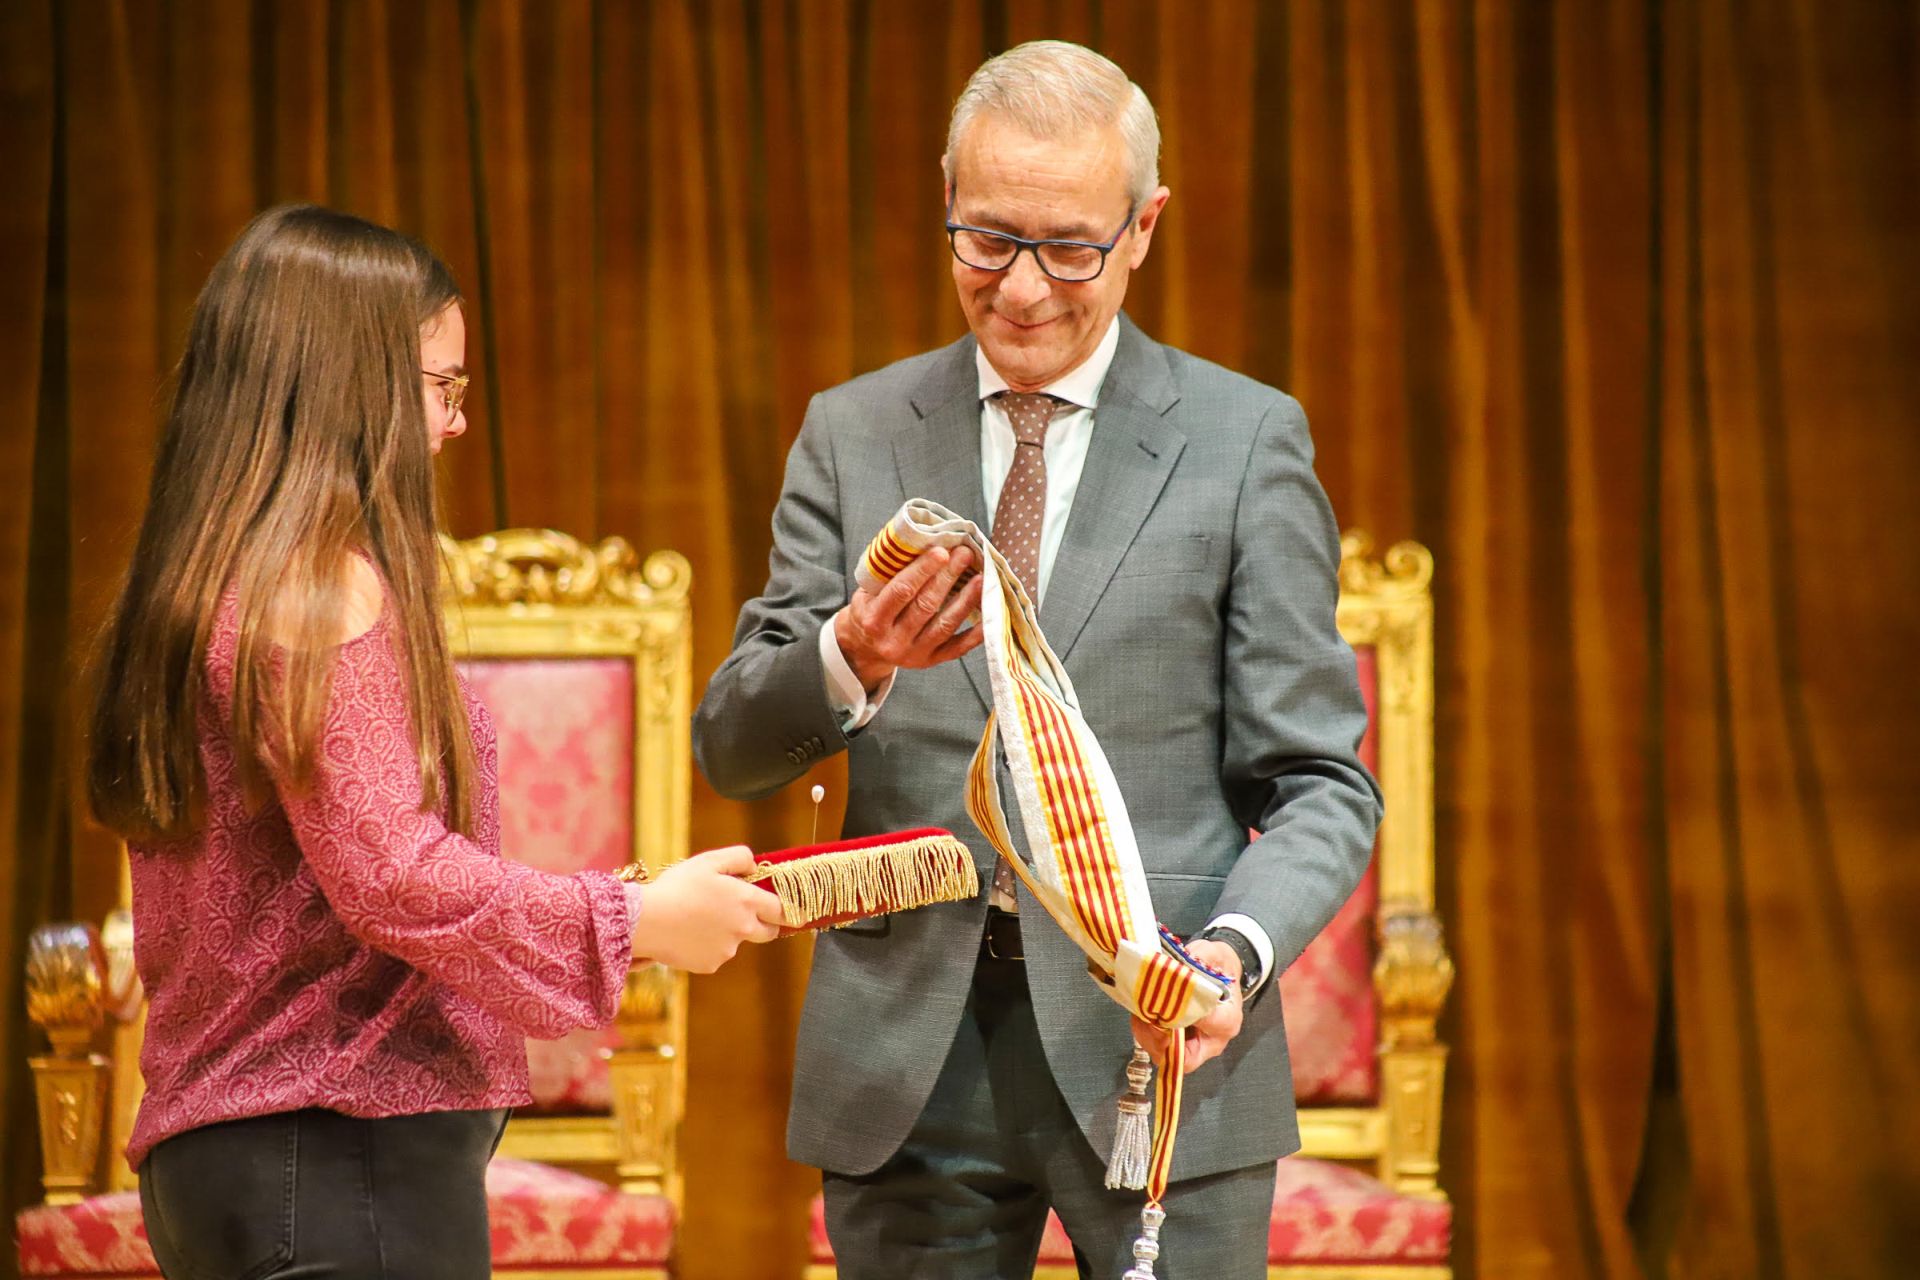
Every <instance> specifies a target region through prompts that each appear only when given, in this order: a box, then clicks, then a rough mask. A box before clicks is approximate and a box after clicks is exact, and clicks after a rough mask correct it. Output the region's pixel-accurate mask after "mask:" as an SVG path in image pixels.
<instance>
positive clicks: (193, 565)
mask: <svg viewBox="0 0 1920 1280" xmlns="http://www.w3.org/2000/svg"><path fill="white" fill-rule="evenodd" d="M465 348H466V322H465V317H464V315H463V313H462V310H461V305H460V295H459V291H458V289H457V288H456V287H455V285H454V281H453V277H452V275H451V274H450V273H449V272H448V270H447V268H446V266H445V265H444V264H443V263H441V262H440V260H439V259H437V258H436V257H434V256H433V254H431V253H430V252H428V251H427V250H426V249H425V248H423V247H422V246H421V245H419V244H418V243H416V242H414V241H413V240H410V239H408V238H407V237H405V236H403V235H401V234H399V233H398V232H395V231H391V230H389V229H387V228H385V227H381V226H376V225H374V224H373V223H370V222H366V221H363V220H361V219H359V218H355V217H351V216H348V215H346V214H342V213H337V212H334V211H332V210H327V209H320V208H315V207H312V206H287V207H282V208H277V209H271V210H269V211H267V212H266V213H263V214H261V215H260V216H259V217H257V218H255V219H254V220H253V222H252V223H251V224H249V225H248V226H247V228H246V229H245V230H244V231H242V232H241V234H240V236H239V238H238V239H237V240H236V241H235V242H234V244H233V245H232V247H231V248H229V249H228V250H227V252H226V254H225V255H224V256H223V257H222V258H221V259H220V261H219V263H218V264H217V265H216V266H215V267H214V269H213V272H212V275H211V276H210V277H209V278H208V280H207V283H206V286H205V288H203V289H202V291H201V293H200V298H199V301H198V302H197V304H196V305H195V309H194V314H193V320H192V325H191V328H190V331H189V335H188V340H187V348H186V352H185V355H184V356H183V357H182V359H181V362H180V366H179V372H178V378H177V385H176V387H175V391H174V396H173V402H172V406H171V410H170V412H169V414H168V417H167V422H166V427H165V430H164V433H163V435H162V437H161V441H160V447H159V452H158V456H157V458H156V461H155V465H154V471H153V482H152V488H151V493H150V496H149V501H148V508H147V513H146V517H145V521H144V523H143V524H142V526H141V530H140V536H139V540H138V544H137V546H136V549H135V552H134V557H133V564H132V568H131V571H130V573H129V575H128V579H127V583H126V586H125V588H124V590H123V591H122V593H121V595H120V598H119V601H118V603H117V604H116V606H115V609H114V613H113V617H112V621H111V623H110V624H109V627H108V630H107V634H106V644H105V648H104V651H103V657H102V662H101V670H100V673H99V675H100V680H99V692H98V697H97V702H96V706H95V711H94V716H93V727H92V729H93V731H92V736H91V746H90V758H89V762H88V788H89V792H90V797H91V800H92V803H93V807H94V811H95V813H96V814H97V815H98V816H99V817H100V819H101V820H102V821H103V822H105V823H106V824H108V825H109V826H111V827H113V828H115V829H116V830H118V831H120V832H121V833H123V834H124V835H125V836H126V837H127V841H128V851H129V856H130V860H131V864H132V872H133V912H134V949H135V958H136V962H137V965H138V968H139V972H140V976H141V979H142V980H143V982H144V984H145V987H146V991H147V994H148V1002H149V1003H148V1013H147V1030H146V1042H145V1047H144V1050H143V1052H142V1055H141V1067H142V1071H143V1074H144V1077H145V1082H146V1092H145V1095H144V1097H143V1098H142V1101H141V1104H140V1112H139V1116H138V1119H137V1121H136V1123H135V1126H134V1130H133V1135H132V1139H131V1141H130V1142H129V1144H128V1149H127V1156H128V1159H129V1160H130V1161H131V1162H132V1163H133V1164H134V1165H135V1167H137V1168H139V1170H140V1174H141V1177H140V1197H141V1207H142V1210H143V1211H144V1214H145V1217H146V1224H147V1231H148V1236H149V1239H150V1240H151V1242H152V1245H153V1250H154V1253H155V1255H156V1257H157V1258H158V1259H159V1262H160V1265H161V1268H162V1270H163V1271H164V1272H165V1273H166V1275H168V1276H169V1277H192V1278H193V1280H215V1278H217V1277H235V1278H238V1277H260V1276H268V1275H272V1276H285V1277H292V1276H302V1277H306V1276H385V1275H392V1276H406V1277H435V1276H448V1277H455V1276H458V1277H478V1276H485V1275H486V1274H487V1272H488V1239H487V1216H486V1194H485V1184H484V1177H485V1169H486V1164H487V1161H488V1159H489V1158H490V1157H491V1154H492V1151H493V1148H494V1146H495V1144H496V1143H497V1141H498V1138H499V1135H500V1133H501V1130H502V1128H503V1126H504V1124H505V1117H506V1108H508V1107H511V1106H514V1105H517V1104H522V1103H525V1102H528V1101H530V1100H531V1099H530V1096H529V1094H528V1090H527V1066H526V1048H525V1040H524V1037H525V1036H527V1035H538V1036H555V1035H559V1034H561V1033H563V1032H565V1031H568V1030H570V1029H572V1028H575V1027H594V1026H604V1025H606V1024H607V1023H608V1022H610V1021H611V1020H612V1018H613V1015H614V1012H615V1008H616V1006H617V1004H618V1001H619V996H620V992H621V989H622V986H623V984H624V979H625V974H626V971H627V969H628V967H629V965H630V964H631V963H632V961H633V958H634V957H636V956H647V957H652V958H654V959H657V960H660V961H662V962H664V963H667V964H671V965H675V966H677V967H681V968H685V969H690V970H695V971H699V972H710V971H712V970H713V969H715V968H717V967H719V965H721V964H722V963H724V962H725V961H726V960H727V959H728V958H729V957H731V956H732V955H733V954H734V951H735V949H736V948H737V947H738V946H739V944H740V943H741V942H742V941H745V940H753V941H766V940H768V939H771V938H772V937H774V936H775V935H776V932H777V926H778V924H779V922H780V913H779V905H778V902H777V901H776V900H775V899H774V898H773V896H772V895H771V894H767V893H763V892H761V891H760V890H759V889H757V888H754V887H752V886H751V885H748V884H747V883H745V882H744V881H742V880H741V879H739V878H738V877H739V875H740V874H741V873H743V872H745V871H747V870H748V869H750V867H751V865H752V855H751V854H750V853H749V852H748V851H746V850H745V849H741V848H734V849H726V850H716V851H713V852H710V853H705V854H700V855H698V856H697V857H694V858H691V859H689V860H688V861H686V862H684V863H682V864H680V865H678V866H676V867H673V868H671V869H669V870H667V871H666V872H665V873H663V874H662V875H661V876H659V877H658V878H657V879H656V880H655V881H654V882H653V883H651V884H649V885H646V886H635V885H628V884H623V883H621V882H620V881H618V880H616V879H615V878H614V877H612V876H609V875H604V874H600V873H596V872H583V873H580V874H578V875H571V876H558V875H551V874H547V873H543V872H540V871H536V870H534V869H532V868H530V867H526V866H522V865H519V864H516V863H513V862H509V861H506V860H504V859H502V858H501V857H499V823H498V814H497V796H496V786H495V751H494V738H493V729H492V724H491V722H490V721H489V720H488V718H487V713H486V710H485V708H484V707H483V706H481V704H480V703H479V702H477V701H476V700H475V699H474V698H473V697H472V696H471V695H470V694H469V693H468V692H467V690H466V688H465V686H464V685H463V683H462V682H461V680H460V678H459V676H458V674H457V672H456V670H455V667H454V663H453V660H452V657H451V654H450V652H449V649H448V644H447V639H446V636H445V634H444V631H443V627H442V622H441V613H440V605H439V600H438V554H439V553H438V548H437V544H436V533H437V525H436V508H435V501H434V483H433V455H434V454H436V453H438V452H439V449H440V447H441V445H442V444H443V443H444V442H445V441H447V440H449V439H452V438H453V437H455V436H458V435H459V434H460V433H461V432H462V431H463V430H464V429H465V425H466V420H465V418H464V416H463V414H462V412H461V409H460V397H461V393H462V392H464V390H465V386H466V380H465V371H464V367H463V366H464V361H465Z"/></svg>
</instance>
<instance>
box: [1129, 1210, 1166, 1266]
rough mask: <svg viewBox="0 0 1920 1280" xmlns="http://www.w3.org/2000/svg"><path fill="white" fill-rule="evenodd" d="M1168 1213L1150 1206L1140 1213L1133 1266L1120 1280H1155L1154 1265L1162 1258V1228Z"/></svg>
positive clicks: (1134, 1245) (1134, 1243)
mask: <svg viewBox="0 0 1920 1280" xmlns="http://www.w3.org/2000/svg"><path fill="white" fill-rule="evenodd" d="M1166 1220H1167V1211H1166V1210H1165V1209H1162V1208H1161V1207H1160V1206H1159V1205H1157V1204H1149V1205H1148V1206H1147V1207H1146V1208H1144V1209H1142V1210H1141V1211H1140V1238H1139V1239H1138V1240H1135V1241H1134V1242H1133V1265H1132V1266H1131V1267H1128V1268H1127V1273H1126V1274H1125V1275H1123V1276H1121V1277H1120V1280H1153V1264H1154V1262H1155V1260H1157V1259H1158V1258H1159V1257H1160V1226H1161V1224H1162V1223H1164V1222H1166Z"/></svg>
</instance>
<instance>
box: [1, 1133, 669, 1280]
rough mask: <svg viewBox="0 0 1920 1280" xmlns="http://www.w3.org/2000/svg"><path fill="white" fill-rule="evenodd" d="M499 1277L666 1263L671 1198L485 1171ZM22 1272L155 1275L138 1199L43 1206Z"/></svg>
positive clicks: (518, 1164)
mask: <svg viewBox="0 0 1920 1280" xmlns="http://www.w3.org/2000/svg"><path fill="white" fill-rule="evenodd" d="M487 1211H488V1215H489V1217H490V1218H491V1221H492V1226H493V1269H494V1274H495V1275H511V1274H512V1273H513V1272H515V1271H516V1270H553V1269H565V1268H573V1267H589V1266H591V1267H642V1266H645V1267H660V1266H665V1265H666V1262H667V1258H668V1255H669V1254H670V1253H671V1252H672V1249H673V1233H674V1225H675V1224H674V1214H673V1206H672V1205H671V1204H669V1203H668V1201H667V1199H666V1197H664V1196H636V1195H628V1194H626V1193H624V1192H620V1191H616V1190H613V1189H612V1188H610V1187H608V1186H607V1185H606V1184H605V1183H603V1182H600V1181H598V1180H596V1179H594V1178H589V1177H587V1176H586V1175H585V1174H579V1173H573V1172H571V1171H569V1170H566V1169H556V1168H554V1167H552V1166H551V1165H543V1164H535V1163H533V1162H532V1161H528V1160H509V1159H507V1158H505V1157H501V1158H499V1159H496V1160H495V1161H494V1162H493V1164H492V1165H491V1166H490V1167H489V1168H488V1169H487ZM15 1225H16V1231H17V1232H18V1235H19V1245H20V1269H21V1274H22V1275H23V1276H58V1277H61V1278H62V1280H105V1278H107V1277H113V1278H114V1280H119V1278H120V1277H134V1276H157V1275H159V1274H160V1270H159V1268H158V1267H156V1266H155V1265H154V1261H153V1252H152V1250H151V1249H149V1248H148V1247H147V1231H146V1227H145V1226H144V1225H143V1224H142V1223H141V1220H140V1195H139V1193H138V1192H135V1191H118V1192H114V1193H112V1194H110V1195H99V1196H94V1197H93V1198H91V1199H89V1200H85V1201H82V1202H81V1203H79V1204H76V1205H64V1206H59V1207H53V1206H48V1205H35V1206H34V1207H33V1208H30V1209H27V1210H25V1211H24V1212H22V1213H21V1215H20V1217H19V1219H18V1221H17V1222H16V1224H15Z"/></svg>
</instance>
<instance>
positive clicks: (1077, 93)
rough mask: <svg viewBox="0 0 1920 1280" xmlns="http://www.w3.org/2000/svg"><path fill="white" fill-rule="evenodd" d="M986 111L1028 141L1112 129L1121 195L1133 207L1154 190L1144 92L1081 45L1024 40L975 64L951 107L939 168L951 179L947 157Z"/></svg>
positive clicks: (1155, 153) (1156, 171)
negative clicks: (1122, 179) (1118, 142)
mask: <svg viewBox="0 0 1920 1280" xmlns="http://www.w3.org/2000/svg"><path fill="white" fill-rule="evenodd" d="M988 112H990V113H992V114H994V115H998V116H1002V117H1004V118H1006V119H1007V120H1010V121H1011V122H1013V123H1014V124H1016V125H1018V126H1020V128H1021V129H1023V130H1025V131H1026V132H1027V133H1029V134H1031V135H1032V136H1033V137H1036V138H1045V139H1048V140H1049V141H1052V140H1061V141H1064V140H1066V139H1068V138H1074V137H1078V136H1080V135H1081V134H1084V133H1086V132H1087V131H1088V130H1091V129H1104V128H1107V127H1108V126H1111V125H1115V124H1117V125H1119V127H1120V136H1121V137H1122V138H1123V139H1124V140H1125V142H1126V146H1127V192H1128V195H1129V196H1130V197H1131V198H1132V200H1133V203H1134V206H1135V207H1136V208H1138V207H1139V206H1140V205H1142V204H1144V203H1145V202H1146V199H1147V197H1148V196H1151V195H1152V194H1153V192H1154V189H1155V188H1157V187H1158V186H1159V185H1160V121H1159V120H1158V119H1156V118H1155V116H1154V114H1153V104H1152V103H1151V102H1148V101H1147V94H1146V91H1145V90H1144V89H1142V88H1141V87H1140V86H1139V85H1137V84H1135V83H1134V82H1133V81H1131V80H1129V79H1127V73H1126V72H1124V71H1122V70H1121V69H1120V68H1119V67H1118V66H1116V65H1114V63H1113V61H1112V60H1111V59H1109V58H1104V57H1102V56H1101V55H1099V54H1097V53H1095V52H1094V51H1093V50H1091V49H1088V48H1085V47H1084V46H1082V45H1077V44H1069V43H1067V42H1066V41H1065V40H1030V41H1028V42H1027V43H1026V44H1023V45H1016V46H1015V47H1014V48H1011V49H1009V50H1007V51H1006V52H1005V53H1002V54H997V55H995V56H994V57H991V58H988V59H987V60H986V61H985V62H983V63H981V64H980V69H979V70H977V71H975V72H974V73H973V75H972V77H971V78H970V79H968V81H967V87H966V88H964V89H962V90H961V91H960V96H959V98H957V99H956V100H955V101H954V104H953V119H952V121H951V122H950V123H949V124H948V125H947V153H946V154H945V155H944V156H941V157H940V168H941V170H942V171H943V172H944V173H945V174H946V175H947V181H948V182H949V183H951V182H952V181H953V153H954V151H955V149H956V148H958V146H959V144H960V136H961V135H962V134H963V133H965V132H966V129H967V126H968V125H970V124H972V123H973V121H974V118H975V117H976V116H979V115H981V114H983V113H988Z"/></svg>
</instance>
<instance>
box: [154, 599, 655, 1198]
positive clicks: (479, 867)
mask: <svg viewBox="0 0 1920 1280" xmlns="http://www.w3.org/2000/svg"><path fill="white" fill-rule="evenodd" d="M390 612H391V604H389V607H388V609H387V610H386V611H383V612H382V614H381V616H380V620H379V621H378V622H376V623H375V624H374V626H373V627H372V629H370V630H369V631H367V632H366V633H365V634H364V635H361V636H359V637H357V638H355V639H353V640H351V641H349V642H347V643H346V644H344V645H342V646H340V647H339V656H338V659H337V663H336V666H335V669H334V673H333V683H332V687H331V692H330V695H329V700H328V706H327V714H326V724H325V731H324V740H323V749H322V751H321V755H320V761H319V765H318V768H317V770H316V775H317V776H316V778H315V781H314V784H313V785H312V787H311V788H309V789H308V791H307V792H306V793H304V794H295V793H293V792H291V791H290V790H289V789H288V788H286V787H284V786H282V787H278V788H276V799H273V800H270V801H269V802H268V803H266V804H265V805H263V806H261V808H260V809H259V810H258V811H256V812H251V813H250V812H248V809H247V805H246V801H245V799H244V797H243V795H242V792H241V788H240V785H239V782H238V780H237V778H236V774H235V766H234V744H233V742H232V741H231V740H230V738H229V737H228V730H227V726H228V724H229V723H230V715H229V712H230V710H231V693H232V687H233V663H234V649H235V645H236V639H237V634H238V633H237V625H236V621H235V616H234V611H233V609H232V607H231V604H229V606H228V607H227V608H225V609H223V610H222V613H221V616H220V619H219V620H218V622H217V624H216V626H215V629H214V635H213V638H212V640H211V641H210V643H209V644H208V652H207V658H206V669H207V680H206V683H205V689H206V692H205V693H204V694H203V695H202V699H201V705H200V709H199V717H200V758H201V760H202V761H203V762H204V764H205V767H206V772H207V820H206V823H205V825H204V827H203V828H202V829H201V830H199V831H197V832H196V833H194V834H193V835H192V836H190V837H188V838H186V839H184V840H180V841H177V842H172V843H169V844H165V845H154V846H148V847H136V848H134V849H133V850H132V864H133V913H134V955H135V961H136V963H137V965H138V967H139V971H140V978H141V981H142V982H143V983H144V984H145V985H146V990H147V995H148V1002H149V1003H148V1010H147V1032H146V1045H145V1048H144V1050H143V1051H142V1053H141V1057H140V1066H141V1070H142V1072H143V1074H144V1075H145V1077H146V1095H145V1097H144V1098H143V1099H142V1101H141V1104H140V1114H139V1117H138V1119H137V1120H136V1122H135V1124H134V1128H133V1135H132V1139H131V1141H129V1142H128V1144H127V1159H128V1160H129V1161H130V1162H131V1163H132V1164H133V1165H135V1166H136V1167H138V1166H139V1164H140V1163H141V1161H143V1160H144V1159H146V1155H147V1152H149V1151H151V1150H152V1149H153V1147H154V1145H155V1144H156V1143H158V1142H160V1141H161V1140H163V1139H165V1138H168V1137H171V1136H173V1135H174V1134H177V1133H181V1132H183V1131H185V1130H187V1129H192V1128H197V1127H199V1126H201V1125H206V1124H212V1123H215V1122H217V1121H221V1120H234V1119H240V1118H242V1117H245V1116H255V1115H265V1114H269V1113H272V1112H279V1111H292V1110H297V1109H299V1108H303V1107H326V1108H330V1109H332V1110H335V1111H340V1112H343V1113H345V1114H348V1115H354V1116H387V1115H405V1114H410V1113H416V1112H424V1111H439V1110H453V1109H466V1108H485V1107H502V1106H517V1105H521V1104H524V1103H526V1102H529V1101H531V1095H530V1094H529V1093H528V1091H527V1056H526V1044H525V1041H524V1039H523V1037H524V1036H526V1035H536V1036H547V1037H551V1036H557V1035H560V1034H562V1033H564V1032H566V1031H568V1030H571V1029H572V1028H575V1027H583V1026H585V1027H598V1026H604V1025H606V1024H607V1023H608V1022H610V1021H612V1018H613V1014H614V1010H615V1008H616V1007H617V1005H618V1003H619V997H620V991H621V987H622V985H623V983H624V980H625V976H626V971H627V966H628V964H629V960H630V946H631V943H630V929H631V917H630V914H629V902H630V900H629V898H628V896H627V894H626V893H625V892H624V890H625V889H626V888H627V886H625V885H622V884H621V883H620V882H619V881H617V880H615V879H614V878H613V877H612V876H608V875H604V874H601V873H598V872H582V873H580V874H578V875H571V876H557V875H551V874H548V873H545V872H540V871H535V870H534V869H532V868H531V867H525V866H521V865H519V864H517V863H513V862H508V861H505V860H503V859H502V858H501V857H500V856H499V853H500V848H499V846H500V823H499V796H498V785H497V767H498V766H497V756H496V752H495V746H494V730H493V721H492V719H491V718H490V717H489V716H488V714H487V711H486V708H485V707H484V706H483V705H482V704H481V703H480V702H479V700H478V699H476V698H474V697H473V695H472V693H471V691H467V692H466V699H467V715H468V717H469V718H470V720H471V722H472V725H473V737H474V747H475V756H476V758H477V761H478V764H479V770H478V776H477V778H476V780H475V781H476V784H477V785H476V787H475V796H474V804H473V811H474V831H473V837H472V838H471V839H468V838H465V837H463V836H459V835H456V834H454V833H453V832H451V831H449V830H448V829H447V827H446V824H445V823H444V821H443V820H442V818H441V817H440V816H438V815H436V814H433V813H422V812H421V811H420V797H421V790H420V777H419V766H418V764H417V763H416V761H417V757H416V754H415V752H414V748H413V742H412V737H411V734H410V733H409V731H408V728H407V713H406V695H405V692H404V686H403V684H402V682H401V668H400V663H399V660H398V653H397V649H396V644H395V636H394V633H393V632H392V630H391V629H390V628H389V626H388V624H387V618H388V614H389V613H390ZM462 687H463V689H464V687H465V686H464V684H463V686H462Z"/></svg>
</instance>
